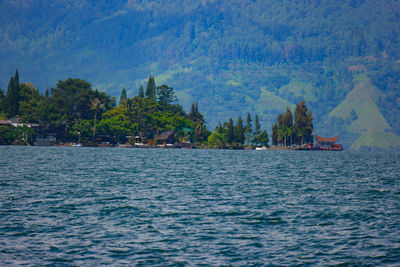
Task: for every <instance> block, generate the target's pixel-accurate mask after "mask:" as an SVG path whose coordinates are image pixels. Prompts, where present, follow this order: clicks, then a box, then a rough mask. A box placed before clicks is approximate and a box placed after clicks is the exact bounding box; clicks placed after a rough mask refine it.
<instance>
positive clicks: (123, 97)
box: [119, 88, 128, 105]
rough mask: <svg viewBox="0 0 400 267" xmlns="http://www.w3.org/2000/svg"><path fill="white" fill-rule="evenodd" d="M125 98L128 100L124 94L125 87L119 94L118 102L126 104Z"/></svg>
mask: <svg viewBox="0 0 400 267" xmlns="http://www.w3.org/2000/svg"><path fill="white" fill-rule="evenodd" d="M127 100H128V97H127V95H126V89H125V88H123V89H122V92H121V96H120V98H119V104H120V105H121V104H122V105H126V102H127Z"/></svg>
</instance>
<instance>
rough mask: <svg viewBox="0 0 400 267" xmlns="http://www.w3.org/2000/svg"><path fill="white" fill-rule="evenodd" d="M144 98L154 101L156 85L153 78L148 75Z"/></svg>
mask: <svg viewBox="0 0 400 267" xmlns="http://www.w3.org/2000/svg"><path fill="white" fill-rule="evenodd" d="M146 97H147V98H150V99H152V100H154V101H155V100H156V83H155V81H154V77H153V76H151V75H150V77H149V80H148V82H147V87H146Z"/></svg>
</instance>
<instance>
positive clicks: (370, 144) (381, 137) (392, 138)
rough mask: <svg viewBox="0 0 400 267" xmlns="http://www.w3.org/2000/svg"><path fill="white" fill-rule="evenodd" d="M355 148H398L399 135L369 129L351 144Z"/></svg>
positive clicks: (399, 147) (399, 143)
mask: <svg viewBox="0 0 400 267" xmlns="http://www.w3.org/2000/svg"><path fill="white" fill-rule="evenodd" d="M351 148H352V149H355V150H398V149H400V137H398V136H397V135H396V134H394V133H388V132H377V131H369V132H366V133H364V134H362V135H361V136H360V137H359V138H358V139H357V140H356V141H355V142H354V143H353V144H352V145H351Z"/></svg>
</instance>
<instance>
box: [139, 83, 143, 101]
mask: <svg viewBox="0 0 400 267" xmlns="http://www.w3.org/2000/svg"><path fill="white" fill-rule="evenodd" d="M138 97H141V98H143V97H144V92H143V86H140V88H139V93H138Z"/></svg>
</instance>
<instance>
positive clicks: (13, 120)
mask: <svg viewBox="0 0 400 267" xmlns="http://www.w3.org/2000/svg"><path fill="white" fill-rule="evenodd" d="M7 121H8V122H9V123H10V124H11V125H12V126H14V127H24V126H25V127H29V128H37V127H40V125H39V123H31V122H28V123H25V122H22V119H21V118H11V119H8V120H7Z"/></svg>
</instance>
